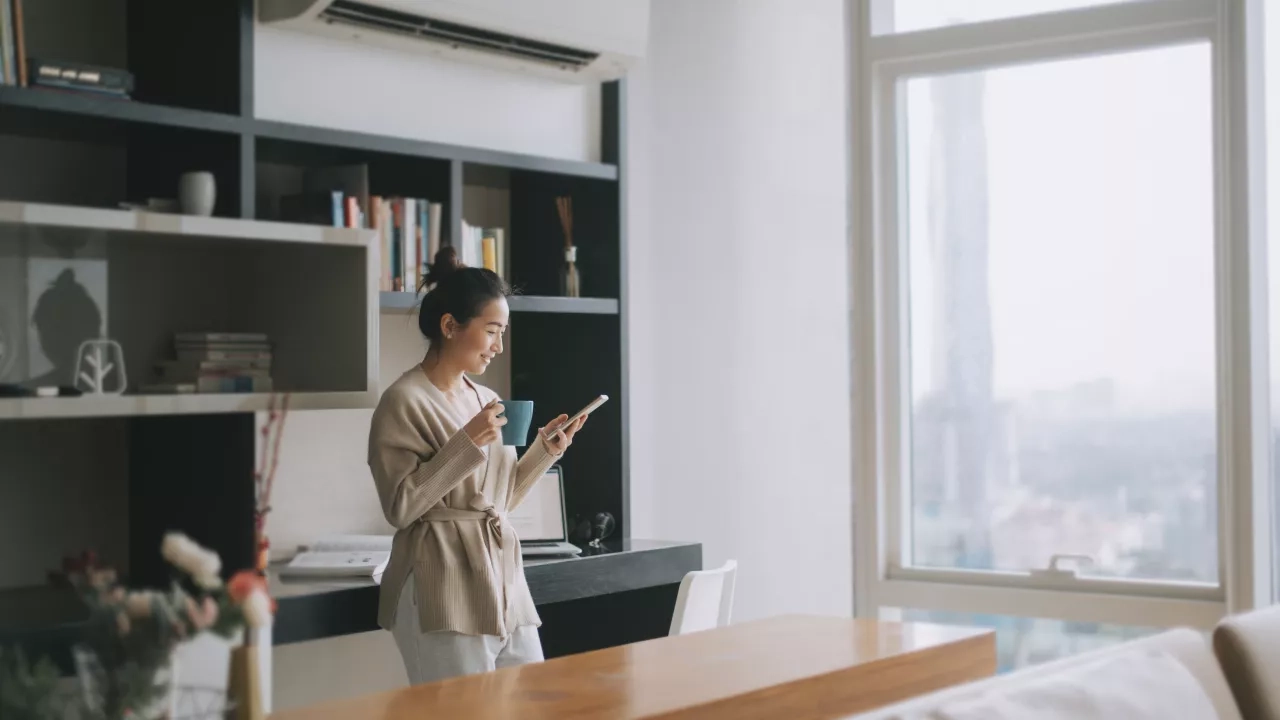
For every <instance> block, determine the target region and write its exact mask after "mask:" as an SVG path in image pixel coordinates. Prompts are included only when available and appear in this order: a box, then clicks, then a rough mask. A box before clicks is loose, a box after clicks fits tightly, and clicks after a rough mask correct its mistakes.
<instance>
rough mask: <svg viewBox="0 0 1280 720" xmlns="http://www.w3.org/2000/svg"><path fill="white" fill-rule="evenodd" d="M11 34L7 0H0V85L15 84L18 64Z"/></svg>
mask: <svg viewBox="0 0 1280 720" xmlns="http://www.w3.org/2000/svg"><path fill="white" fill-rule="evenodd" d="M13 36H14V33H13V16H12V14H11V13H10V6H9V0H0V85H14V84H16V80H17V70H18V67H17V65H18V64H17V59H16V55H15V53H14V47H13Z"/></svg>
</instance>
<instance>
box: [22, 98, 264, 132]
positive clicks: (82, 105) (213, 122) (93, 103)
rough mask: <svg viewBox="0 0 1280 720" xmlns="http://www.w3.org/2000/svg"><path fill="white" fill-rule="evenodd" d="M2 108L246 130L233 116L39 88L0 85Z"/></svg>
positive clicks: (127, 120)
mask: <svg viewBox="0 0 1280 720" xmlns="http://www.w3.org/2000/svg"><path fill="white" fill-rule="evenodd" d="M5 108H22V109H25V110H35V111H41V112H47V113H57V114H61V115H70V116H81V117H85V118H98V119H103V120H119V121H123V122H129V123H142V124H147V125H164V126H168V127H175V128H188V129H192V130H208V131H213V132H226V133H239V132H243V131H244V129H245V127H246V124H245V123H246V121H245V120H244V119H243V118H241V117H239V116H236V115H225V114H222V113H215V112H207V111H204V110H188V109H186V108H178V107H169V106H165V105H153V104H150V103H141V102H136V101H134V100H118V99H115V98H111V97H105V96H100V95H94V94H92V93H87V92H86V93H77V92H61V91H58V90H45V89H41V88H23V87H12V86H0V114H3V112H4V109H5Z"/></svg>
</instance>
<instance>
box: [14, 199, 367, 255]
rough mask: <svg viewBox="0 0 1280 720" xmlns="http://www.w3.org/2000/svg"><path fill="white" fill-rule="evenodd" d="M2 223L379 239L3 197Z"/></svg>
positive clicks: (319, 228)
mask: <svg viewBox="0 0 1280 720" xmlns="http://www.w3.org/2000/svg"><path fill="white" fill-rule="evenodd" d="M0 223H12V224H18V225H30V226H37V227H65V228H81V229H85V230H104V231H115V232H135V233H152V234H156V235H173V236H179V237H203V238H226V239H228V240H262V241H279V242H299V243H312V244H317V245H353V246H357V247H364V246H367V245H370V244H372V243H374V240H375V239H376V237H377V234H376V233H375V232H374V231H372V230H363V229H353V228H335V227H325V226H323V225H301V224H297V223H283V222H272V221H267V220H239V219H235V218H219V217H197V216H195V215H178V214H174V213H155V212H144V211H136V210H109V209H105V208H89V207H79V206H76V205H46V204H43V203H24V202H7V201H0Z"/></svg>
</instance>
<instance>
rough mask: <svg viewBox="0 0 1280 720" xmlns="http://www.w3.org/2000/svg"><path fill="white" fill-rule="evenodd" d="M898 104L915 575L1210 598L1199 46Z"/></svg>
mask: <svg viewBox="0 0 1280 720" xmlns="http://www.w3.org/2000/svg"><path fill="white" fill-rule="evenodd" d="M902 91H903V92H905V93H906V111H907V116H906V118H905V123H904V130H905V133H906V153H905V157H906V160H905V162H906V168H905V170H906V174H907V183H906V190H907V213H906V217H907V224H908V232H907V234H908V247H909V249H908V256H909V257H908V265H909V268H910V270H909V278H908V282H909V288H910V292H909V303H910V310H909V313H910V318H909V319H910V324H911V333H910V338H911V350H910V353H911V360H910V362H911V371H910V372H911V398H912V406H913V412H912V433H911V434H912V437H911V446H910V452H911V488H910V490H911V493H910V497H911V506H912V512H911V523H910V525H911V529H910V531H909V533H910V538H909V539H910V541H911V542H910V547H911V558H912V560H913V562H914V563H915V564H916V565H921V566H935V567H948V568H965V569H999V570H1013V571H1020V570H1026V569H1028V568H1043V567H1046V566H1047V564H1048V562H1049V559H1050V557H1051V556H1052V555H1054V554H1083V555H1088V556H1090V557H1091V558H1092V559H1093V563H1092V565H1091V566H1090V567H1086V568H1083V569H1082V573H1087V574H1093V575H1100V576H1109V577H1123V578H1143V579H1162V580H1178V581H1196V582H1216V581H1217V578H1218V567H1217V565H1218V563H1217V555H1218V553H1217V473H1216V454H1217V440H1216V434H1215V430H1216V426H1217V422H1216V409H1215V395H1216V393H1215V388H1216V377H1215V366H1216V360H1215V340H1214V272H1213V259H1214V252H1213V165H1212V135H1211V97H1210V51H1209V47H1208V46H1207V45H1204V44H1197V45H1188V46H1178V47H1169V48H1161V49H1156V50H1144V51H1141V52H1134V53H1126V54H1120V55H1108V56H1100V57H1090V58H1086V59H1074V60H1068V61H1059V62H1053V63H1045V64H1037V65H1025V66H1018V67H1009V68H999V69H992V70H988V71H984V72H977V73H968V74H961V75H950V76H945V77H944V76H939V77H923V78H915V79H911V80H908V81H905V82H904V83H903V86H902Z"/></svg>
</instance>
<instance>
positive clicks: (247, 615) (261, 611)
mask: <svg viewBox="0 0 1280 720" xmlns="http://www.w3.org/2000/svg"><path fill="white" fill-rule="evenodd" d="M241 609H242V610H243V611H244V619H245V622H247V623H248V624H249V627H251V628H261V627H266V626H267V625H270V624H271V598H269V597H267V594H266V593H265V592H262V591H261V590H254V591H253V592H251V593H249V596H248V597H246V598H245V599H244V604H243V605H241Z"/></svg>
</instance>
